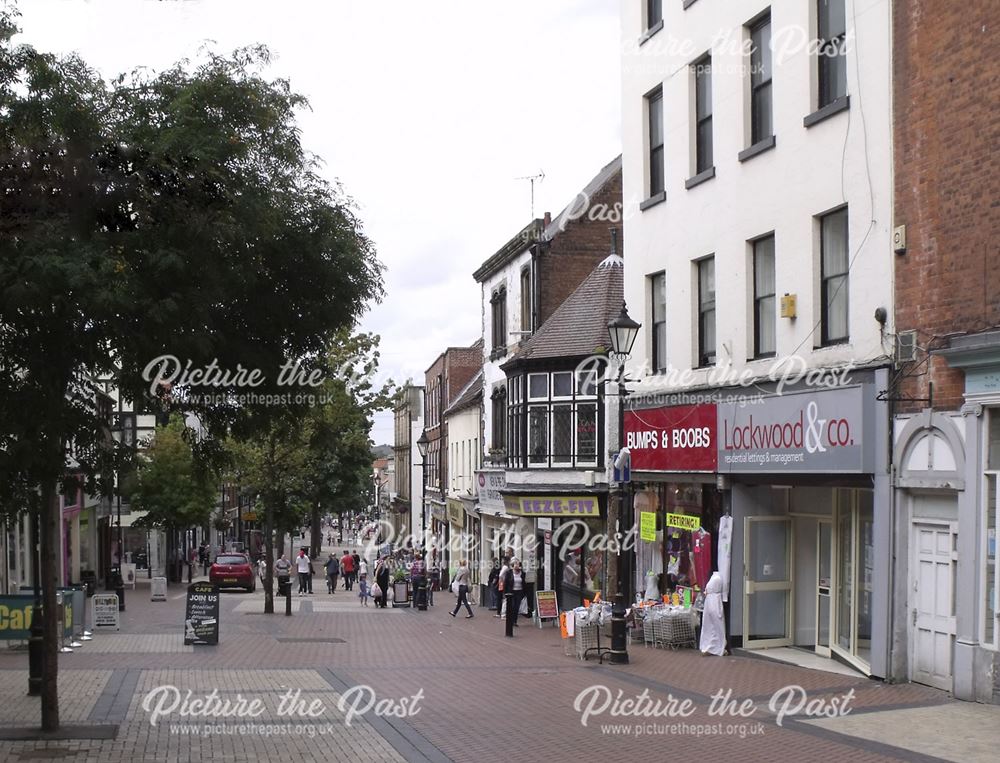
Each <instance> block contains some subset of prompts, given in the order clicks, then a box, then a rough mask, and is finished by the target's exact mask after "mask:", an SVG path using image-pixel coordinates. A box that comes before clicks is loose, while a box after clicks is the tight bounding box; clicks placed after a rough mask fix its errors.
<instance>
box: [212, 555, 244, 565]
mask: <svg viewBox="0 0 1000 763" xmlns="http://www.w3.org/2000/svg"><path fill="white" fill-rule="evenodd" d="M215 563H216V564H247V563H248V562H247V558H246V557H245V556H217V557H216V558H215Z"/></svg>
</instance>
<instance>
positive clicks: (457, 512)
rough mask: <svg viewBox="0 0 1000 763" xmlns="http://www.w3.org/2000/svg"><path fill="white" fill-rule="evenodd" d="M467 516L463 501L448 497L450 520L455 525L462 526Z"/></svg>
mask: <svg viewBox="0 0 1000 763" xmlns="http://www.w3.org/2000/svg"><path fill="white" fill-rule="evenodd" d="M464 518H465V509H464V508H462V502H461V501H456V500H454V499H451V498H449V499H448V521H449V522H451V523H452V524H453V525H458V526H459V527H461V526H462V520H463V519H464Z"/></svg>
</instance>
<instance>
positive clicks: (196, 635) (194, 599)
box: [184, 583, 219, 644]
mask: <svg viewBox="0 0 1000 763" xmlns="http://www.w3.org/2000/svg"><path fill="white" fill-rule="evenodd" d="M184 643H185V644H218V643H219V587H218V586H217V585H215V584H214V583H193V584H192V585H189V586H188V589H187V607H186V608H185V611H184Z"/></svg>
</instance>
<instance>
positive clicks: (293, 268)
mask: <svg viewBox="0 0 1000 763" xmlns="http://www.w3.org/2000/svg"><path fill="white" fill-rule="evenodd" d="M16 31H17V28H16V12H15V11H12V10H10V7H9V6H5V8H4V9H2V10H0V188H2V189H3V193H0V507H2V508H3V510H4V511H6V512H21V511H23V510H24V509H25V508H31V507H32V505H33V504H34V505H35V506H37V512H38V515H39V522H40V525H41V539H40V540H41V542H40V548H41V554H40V556H41V568H42V571H41V578H42V583H43V598H42V608H41V613H43V614H44V613H53V612H55V600H56V597H55V595H56V590H55V589H56V585H57V584H58V579H57V566H56V554H57V547H58V546H57V538H58V526H57V525H58V518H59V514H58V510H59V502H58V492H59V490H58V487H59V484H58V483H59V482H60V480H61V479H63V477H64V473H65V470H66V464H67V460H68V456H69V453H68V450H69V447H70V444H72V455H73V457H74V459H75V461H76V462H78V464H79V470H80V471H81V472H82V473H83V474H84V475H85V476H86V479H87V483H88V484H87V489H88V490H89V491H90V492H101V493H106V492H107V490H108V484H107V483H108V475H109V474H110V469H109V464H110V463H111V462H112V461H113V460H114V458H115V457H116V455H117V450H116V448H115V447H114V446H113V444H112V442H111V438H110V432H109V424H110V422H109V421H108V419H107V417H105V416H102V415H101V414H100V408H99V407H98V406H95V405H94V404H93V400H94V394H93V390H92V388H91V387H90V384H89V381H88V380H89V379H92V378H97V377H103V376H113V377H114V378H115V382H116V384H117V386H118V388H119V389H120V390H122V394H123V396H124V397H125V398H126V399H130V400H137V399H139V398H141V397H142V396H144V395H146V394H147V390H151V391H152V393H154V394H156V395H157V396H159V397H160V398H161V399H162V401H163V402H164V404H166V405H168V406H172V407H175V408H179V409H186V410H190V411H192V412H194V413H196V415H197V416H198V418H199V420H200V421H201V423H202V424H203V426H205V427H206V428H207V430H208V432H209V433H210V434H211V435H215V437H208V438H206V439H205V440H204V441H202V442H201V443H199V445H198V447H197V448H196V449H195V454H196V456H197V457H198V458H203V457H206V456H208V455H211V454H212V452H213V451H216V452H217V443H218V442H219V440H218V436H219V435H220V434H222V433H226V432H233V433H235V434H237V435H239V436H246V435H248V434H250V433H252V432H254V431H266V430H267V428H268V427H269V426H270V422H271V421H272V420H274V419H275V418H276V417H277V416H279V415H284V414H285V413H287V410H286V409H287V406H284V407H282V406H270V405H267V404H256V403H247V402H246V401H245V400H242V401H241V400H240V399H239V398H238V397H237V393H241V392H246V391H247V389H246V387H245V386H244V385H241V384H240V380H239V379H236V378H232V377H229V378H226V379H222V380H218V379H217V380H216V381H218V383H217V384H215V385H205V384H201V385H200V386H199V385H197V384H194V383H193V382H192V381H191V380H190V379H189V380H188V381H187V382H185V380H183V379H182V378H180V377H179V376H177V375H176V374H173V377H172V378H169V379H166V378H164V379H163V381H165V382H166V383H164V384H157V383H156V379H155V378H154V381H153V382H152V383H151V381H150V378H149V374H146V373H144V370H146V369H147V368H151V369H152V370H153V371H156V370H157V369H159V370H164V373H163V374H160V376H171V373H172V372H171V371H169V369H164V368H163V364H162V363H161V364H160V365H157V364H156V363H155V361H156V359H157V358H160V357H161V356H173V357H175V358H176V359H177V362H178V363H179V365H181V366H185V367H188V368H195V369H199V368H205V367H208V366H210V365H214V366H215V367H216V368H219V369H226V370H230V371H235V370H237V369H238V368H242V369H254V370H256V371H257V372H258V373H259V375H260V377H261V380H260V381H259V383H258V385H257V386H256V387H254V388H253V390H252V391H253V392H254V393H256V394H258V395H268V394H276V393H278V392H281V391H287V389H284V390H283V389H282V388H281V387H280V385H279V384H278V375H279V371H280V369H281V368H282V367H283V366H284V365H285V364H286V363H287V362H289V361H296V360H300V361H303V362H304V363H305V364H306V365H307V366H308V365H309V364H310V363H314V362H317V361H320V360H321V359H322V356H323V352H324V350H325V348H326V346H327V342H328V340H329V337H330V335H331V333H332V332H335V331H336V330H338V329H344V328H347V327H350V326H352V325H354V324H355V322H356V320H357V318H358V316H359V315H360V314H361V312H362V311H363V309H364V308H365V306H366V305H367V304H368V303H369V302H371V301H373V300H374V301H378V300H380V299H381V298H382V294H383V287H382V280H381V272H382V267H381V265H380V264H379V263H378V261H377V259H376V257H375V254H374V250H373V247H372V245H371V243H370V241H369V240H368V239H367V238H366V237H365V235H364V233H363V231H362V228H361V224H360V222H359V221H358V219H357V218H356V217H355V216H354V214H353V211H352V208H351V205H350V202H349V200H348V199H347V198H346V197H345V196H344V194H343V193H342V191H341V190H340V189H339V188H338V187H336V186H333V185H331V184H330V183H328V182H327V181H325V180H324V179H323V178H322V177H321V176H320V175H319V174H318V169H317V167H318V162H317V160H316V159H315V158H314V157H312V156H311V155H309V154H308V153H307V152H306V151H305V149H304V148H303V146H302V145H301V142H300V132H299V128H298V126H297V124H296V122H295V115H296V112H297V111H298V110H299V109H301V108H304V107H305V106H306V105H307V104H306V102H305V99H304V98H303V97H302V96H300V95H298V94H296V93H295V92H294V91H293V90H292V89H291V86H290V85H289V83H288V82H287V81H284V80H281V79H269V78H267V77H266V76H265V75H264V70H265V68H266V66H267V65H268V53H267V51H266V50H265V49H263V48H260V47H257V48H250V49H246V50H242V51H237V52H236V53H235V54H233V55H231V56H222V55H217V54H213V53H209V54H206V56H205V57H204V58H203V59H202V60H201V61H199V62H197V63H195V64H189V63H181V64H178V65H176V66H174V67H172V68H170V69H168V70H166V71H164V72H161V73H159V74H147V73H144V72H137V73H133V74H131V75H128V76H122V77H119V78H117V79H115V80H114V81H113V82H110V83H106V82H104V81H103V80H102V79H101V78H100V77H99V76H98V75H97V74H96V73H95V72H94V71H93V70H91V69H90V68H89V67H88V66H87V65H86V64H85V63H84V62H83V61H82V60H81V59H80V58H78V57H76V56H67V57H56V56H54V55H50V54H44V53H40V52H38V51H36V50H34V49H33V48H32V47H30V46H27V45H19V44H15V43H14V41H13V38H14V35H15V33H16ZM205 392H210V393H212V394H213V397H196V396H195V395H196V393H205ZM36 496H37V497H36ZM43 620H44V628H45V635H44V643H45V650H44V666H43V685H42V702H41V705H42V728H43V729H44V730H55V729H57V728H58V726H59V709H58V708H59V705H58V694H57V670H58V663H57V661H58V653H57V645H58V637H57V633H56V621H55V619H54V618H53V617H49V616H44V617H43Z"/></svg>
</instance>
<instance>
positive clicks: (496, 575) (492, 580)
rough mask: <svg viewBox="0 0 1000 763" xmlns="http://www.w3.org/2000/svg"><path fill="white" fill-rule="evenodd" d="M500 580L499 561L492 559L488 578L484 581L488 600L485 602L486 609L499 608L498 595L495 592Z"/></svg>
mask: <svg viewBox="0 0 1000 763" xmlns="http://www.w3.org/2000/svg"><path fill="white" fill-rule="evenodd" d="M499 579H500V560H499V559H494V560H493V564H492V566H491V567H490V574H489V577H488V578H487V579H486V591H487V593H488V595H489V598H487V600H486V606H487V609H497V610H499V608H500V603H499V601H498V600H499V599H500V595H499V592H498V590H497V585H498V582H497V581H498V580H499Z"/></svg>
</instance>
